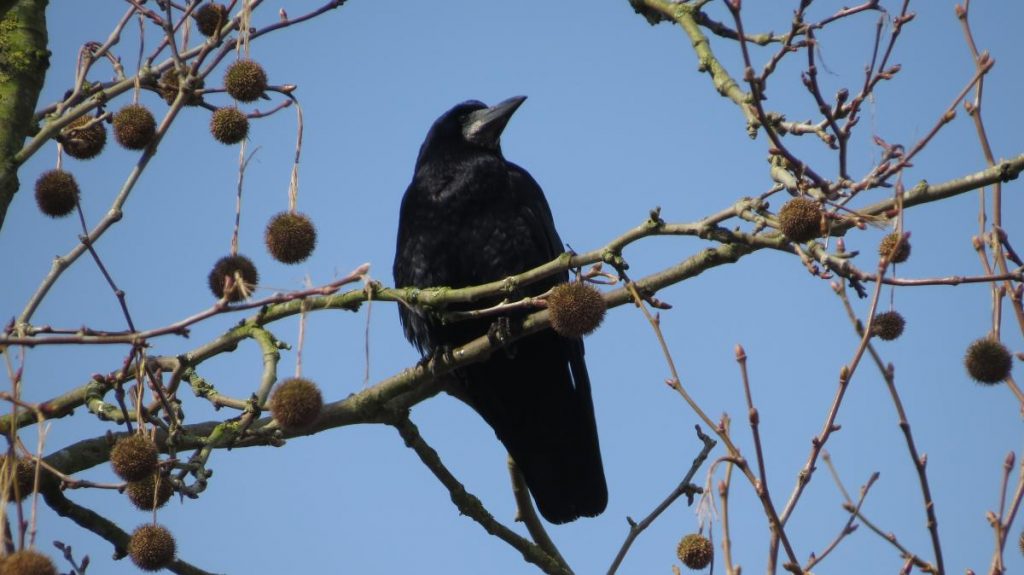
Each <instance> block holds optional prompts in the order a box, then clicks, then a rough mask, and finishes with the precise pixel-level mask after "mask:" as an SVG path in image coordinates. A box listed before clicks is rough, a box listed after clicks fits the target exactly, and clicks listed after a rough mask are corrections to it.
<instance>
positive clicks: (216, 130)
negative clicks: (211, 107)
mask: <svg viewBox="0 0 1024 575" xmlns="http://www.w3.org/2000/svg"><path fill="white" fill-rule="evenodd" d="M210 133H211V134H213V137H214V139H216V140H217V141H218V142H220V143H222V144H228V145H231V144H237V143H238V142H241V141H242V140H244V139H245V137H246V136H248V135H249V118H246V117H245V114H243V113H242V111H241V110H239V109H238V108H236V107H234V106H229V107H227V108H217V111H216V112H214V113H213V116H212V117H211V118H210Z"/></svg>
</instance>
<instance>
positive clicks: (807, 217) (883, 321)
mask: <svg viewBox="0 0 1024 575" xmlns="http://www.w3.org/2000/svg"><path fill="white" fill-rule="evenodd" d="M778 219H779V229H780V230H781V231H782V233H783V234H785V235H786V238H787V239H789V240H790V241H793V242H797V243H803V242H807V241H810V240H812V239H814V238H817V237H820V236H821V235H822V233H823V232H822V222H824V212H823V211H822V210H821V206H820V205H819V204H818V202H815V201H814V200H811V199H809V198H802V197H801V198H793V199H792V200H789V201H788V202H786V203H785V204H784V205H783V206H782V209H780V210H779V217H778ZM878 257H880V258H882V259H883V260H885V261H888V262H889V263H894V264H899V263H903V262H905V261H907V259H908V258H909V257H910V240H909V239H908V238H907V237H906V236H904V235H902V234H899V233H896V232H894V233H891V234H888V235H886V236H885V237H884V238H882V241H881V243H880V244H879V246H878ZM906 323H907V322H906V320H905V319H904V318H903V316H902V315H901V314H900V313H899V312H897V311H887V312H883V313H879V314H877V315H875V319H874V321H872V322H871V335H873V336H877V337H878V338H879V339H882V340H885V341H891V340H894V339H896V338H898V337H899V336H900V335H902V334H903V329H904V328H905V327H906ZM964 367H966V368H967V373H968V375H970V376H971V378H973V379H974V380H975V381H977V382H978V383H982V384H987V385H994V384H997V383H999V382H1001V381H1003V380H1005V379H1006V378H1007V377H1009V375H1010V371H1011V370H1012V368H1013V356H1012V354H1011V353H1010V351H1009V350H1008V349H1007V348H1006V346H1005V345H1003V344H1002V343H1000V342H999V341H998V340H996V339H993V338H991V337H983V338H981V339H978V340H975V341H974V342H973V343H971V345H969V346H968V347H967V353H966V354H965V356H964Z"/></svg>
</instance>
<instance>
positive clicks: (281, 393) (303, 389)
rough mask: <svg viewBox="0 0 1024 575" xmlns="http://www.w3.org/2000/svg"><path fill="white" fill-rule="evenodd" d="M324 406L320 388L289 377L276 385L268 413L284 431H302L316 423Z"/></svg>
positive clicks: (307, 381)
mask: <svg viewBox="0 0 1024 575" xmlns="http://www.w3.org/2000/svg"><path fill="white" fill-rule="evenodd" d="M323 406H324V399H323V396H322V395H320V388H318V387H317V386H316V384H315V383H313V382H312V381H310V380H308V379H305V378H302V377H291V378H288V379H286V380H284V381H282V382H281V383H279V384H278V385H277V389H275V390H274V395H273V396H272V397H271V398H270V413H271V414H272V415H273V416H274V420H276V421H277V423H278V424H280V425H281V427H283V428H285V429H302V428H304V427H308V426H309V425H310V424H311V423H313V422H314V421H316V418H317V416H318V415H320V409H321V408H323Z"/></svg>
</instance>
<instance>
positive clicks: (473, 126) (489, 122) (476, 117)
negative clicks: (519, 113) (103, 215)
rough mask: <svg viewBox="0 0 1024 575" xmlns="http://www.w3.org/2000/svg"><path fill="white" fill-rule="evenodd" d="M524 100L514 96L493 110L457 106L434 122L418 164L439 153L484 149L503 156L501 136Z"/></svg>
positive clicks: (471, 104) (475, 105) (468, 104)
mask: <svg viewBox="0 0 1024 575" xmlns="http://www.w3.org/2000/svg"><path fill="white" fill-rule="evenodd" d="M525 100H526V96H513V97H512V98H509V99H507V100H505V101H503V102H501V103H499V104H497V105H494V106H491V107H487V105H486V104H484V103H483V102H480V101H479V100H467V101H465V102H462V103H461V104H457V105H456V106H455V107H453V108H452V109H451V110H448V111H447V112H445V113H444V114H442V115H441V117H440V118H438V119H437V120H435V121H434V125H433V126H431V127H430V132H429V133H427V138H426V139H425V140H424V141H423V145H422V146H421V147H420V154H419V159H418V160H417V163H422V162H423V161H424V160H425V159H426V158H427V157H429V156H431V155H433V152H435V151H439V150H445V151H453V150H456V149H478V150H479V149H482V150H486V151H489V152H492V153H498V154H500V153H501V133H502V131H504V130H505V126H506V125H507V124H508V121H509V119H510V118H511V117H512V114H514V113H515V111H516V109H518V108H519V106H520V105H522V103H523V102H524V101H525Z"/></svg>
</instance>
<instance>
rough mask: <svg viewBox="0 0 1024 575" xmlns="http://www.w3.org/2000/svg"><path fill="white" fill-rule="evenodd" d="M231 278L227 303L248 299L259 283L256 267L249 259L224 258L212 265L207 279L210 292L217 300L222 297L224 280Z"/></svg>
mask: <svg viewBox="0 0 1024 575" xmlns="http://www.w3.org/2000/svg"><path fill="white" fill-rule="evenodd" d="M229 277H230V278H231V282H232V284H231V293H229V294H228V301H230V302H236V301H242V300H244V299H246V298H248V297H249V295H250V294H251V293H252V291H253V289H255V288H256V284H258V283H259V281H260V274H259V273H258V272H257V271H256V265H255V264H253V263H252V260H250V259H249V258H247V257H245V256H243V255H241V254H238V255H234V256H224V257H222V258H220V259H219V260H217V263H215V264H213V270H211V271H210V275H209V277H208V278H207V282H208V283H209V285H210V291H212V292H213V295H215V296H217V299H220V298H222V297H224V280H225V279H226V278H229Z"/></svg>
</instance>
